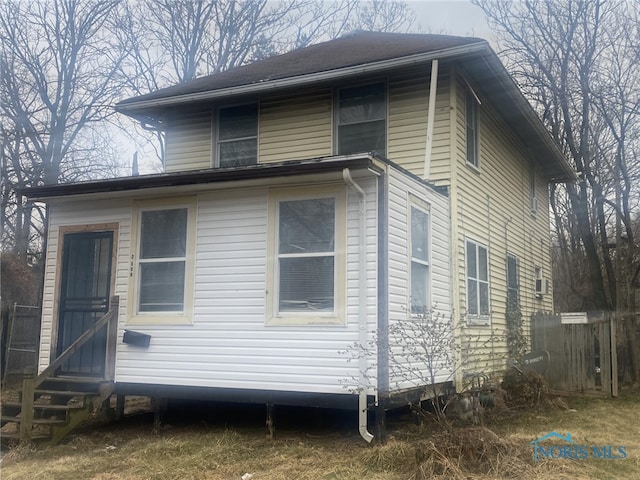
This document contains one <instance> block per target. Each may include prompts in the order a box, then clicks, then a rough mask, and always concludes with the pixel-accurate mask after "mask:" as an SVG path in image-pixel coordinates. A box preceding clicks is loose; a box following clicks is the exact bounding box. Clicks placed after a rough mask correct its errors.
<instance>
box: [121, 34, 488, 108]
mask: <svg viewBox="0 0 640 480" xmlns="http://www.w3.org/2000/svg"><path fill="white" fill-rule="evenodd" d="M485 50H490V47H489V44H488V43H487V42H486V41H485V40H481V41H478V42H476V43H471V44H468V45H462V46H458V47H450V48H444V49H440V50H433V51H430V52H425V53H419V54H415V55H408V56H405V57H398V58H392V59H389V60H382V61H378V62H372V63H365V64H361V65H353V66H350V67H344V68H338V69H335V70H327V71H322V72H315V73H310V74H305V75H297V76H294V77H286V78H281V79H276V80H265V81H262V82H259V83H250V84H245V85H237V86H233V87H226V88H220V89H216V90H208V91H203V92H196V93H189V94H183V95H172V96H168V97H161V98H155V99H148V100H139V101H125V103H123V102H120V103H118V104H116V110H117V111H119V112H121V113H124V114H126V115H135V114H143V112H144V111H146V110H153V109H156V108H163V107H169V106H175V105H184V104H189V103H194V102H202V101H210V100H215V99H218V98H222V97H230V96H238V95H250V94H256V93H263V92H267V91H272V90H278V89H284V88H289V87H295V86H303V85H308V84H313V83H317V82H322V81H331V80H338V79H341V78H346V77H351V76H353V75H358V74H364V73H375V72H380V71H385V70H389V69H392V68H397V67H405V66H410V65H414V64H417V63H423V62H428V61H431V60H434V59H445V58H452V57H458V56H462V55H468V54H474V53H479V52H482V51H485Z"/></svg>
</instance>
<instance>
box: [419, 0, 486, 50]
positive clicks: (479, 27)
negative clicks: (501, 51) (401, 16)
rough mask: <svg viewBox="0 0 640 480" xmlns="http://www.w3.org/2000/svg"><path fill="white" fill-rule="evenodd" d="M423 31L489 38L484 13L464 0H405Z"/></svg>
mask: <svg viewBox="0 0 640 480" xmlns="http://www.w3.org/2000/svg"><path fill="white" fill-rule="evenodd" d="M407 5H408V6H409V7H410V8H412V9H413V10H414V11H415V12H416V18H417V21H418V23H419V24H420V26H421V27H422V30H423V31H424V32H425V33H442V34H446V35H460V36H465V37H466V36H472V37H480V38H484V39H485V40H489V41H490V40H491V31H490V30H489V27H488V25H487V22H486V21H485V17H484V13H483V12H482V10H481V9H480V7H476V6H475V5H473V4H472V3H471V2H470V1H466V0H407Z"/></svg>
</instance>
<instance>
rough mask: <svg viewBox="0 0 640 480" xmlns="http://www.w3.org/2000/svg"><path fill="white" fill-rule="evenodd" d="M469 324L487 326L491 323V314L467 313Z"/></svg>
mask: <svg viewBox="0 0 640 480" xmlns="http://www.w3.org/2000/svg"><path fill="white" fill-rule="evenodd" d="M467 325H472V326H475V327H486V326H489V325H491V317H490V316H489V315H467Z"/></svg>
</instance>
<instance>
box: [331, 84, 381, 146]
mask: <svg viewBox="0 0 640 480" xmlns="http://www.w3.org/2000/svg"><path fill="white" fill-rule="evenodd" d="M373 85H382V88H383V90H384V101H383V103H384V115H383V118H378V119H375V120H366V121H362V122H351V123H345V124H342V123H341V122H340V106H341V105H340V92H342V91H343V90H346V89H355V88H365V87H369V86H373ZM334 97H335V98H334V152H335V154H336V155H344V153H343V152H341V151H340V127H342V126H343V125H355V124H359V123H369V122H374V121H375V122H378V121H380V120H382V121H384V151H383V152H378V153H380V154H381V155H383V156H387V152H388V150H389V90H388V86H387V82H386V81H385V80H376V81H372V82H367V83H363V84H360V85H344V86H342V87H339V88H337V89H336V90H335V95H334ZM372 150H373V149H369V150H367V151H372ZM352 153H363V152H352Z"/></svg>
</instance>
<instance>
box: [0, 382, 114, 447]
mask: <svg viewBox="0 0 640 480" xmlns="http://www.w3.org/2000/svg"><path fill="white" fill-rule="evenodd" d="M39 387H40V388H38V389H37V390H35V391H34V392H33V400H34V401H33V403H32V411H31V412H27V415H25V412H23V411H22V408H23V407H22V405H23V404H22V398H21V397H22V393H23V392H18V399H17V401H15V399H14V400H9V401H6V402H3V403H2V406H1V407H0V420H1V421H2V428H1V429H0V438H1V441H2V443H3V444H15V443H17V442H18V441H22V442H23V443H24V442H25V441H28V442H34V443H38V444H41V445H54V444H56V443H58V442H60V440H62V439H63V438H64V437H65V436H66V435H67V434H68V433H69V432H71V431H72V430H73V429H74V428H76V427H77V426H78V425H80V424H81V423H83V422H84V421H85V420H87V419H88V418H89V417H90V416H91V415H92V414H93V413H94V412H95V411H96V410H97V409H99V408H101V407H102V405H103V403H104V402H105V400H108V399H109V397H110V396H111V394H112V392H113V382H105V381H103V380H96V379H90V380H89V381H87V379H79V378H74V379H72V380H71V379H68V378H55V377H54V378H50V379H47V380H45V381H43V382H42V384H41V385H40V386H39ZM42 387H44V388H42ZM69 388H73V390H70V389H69ZM25 419H26V422H27V424H28V427H27V426H26V425H24V423H25Z"/></svg>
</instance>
